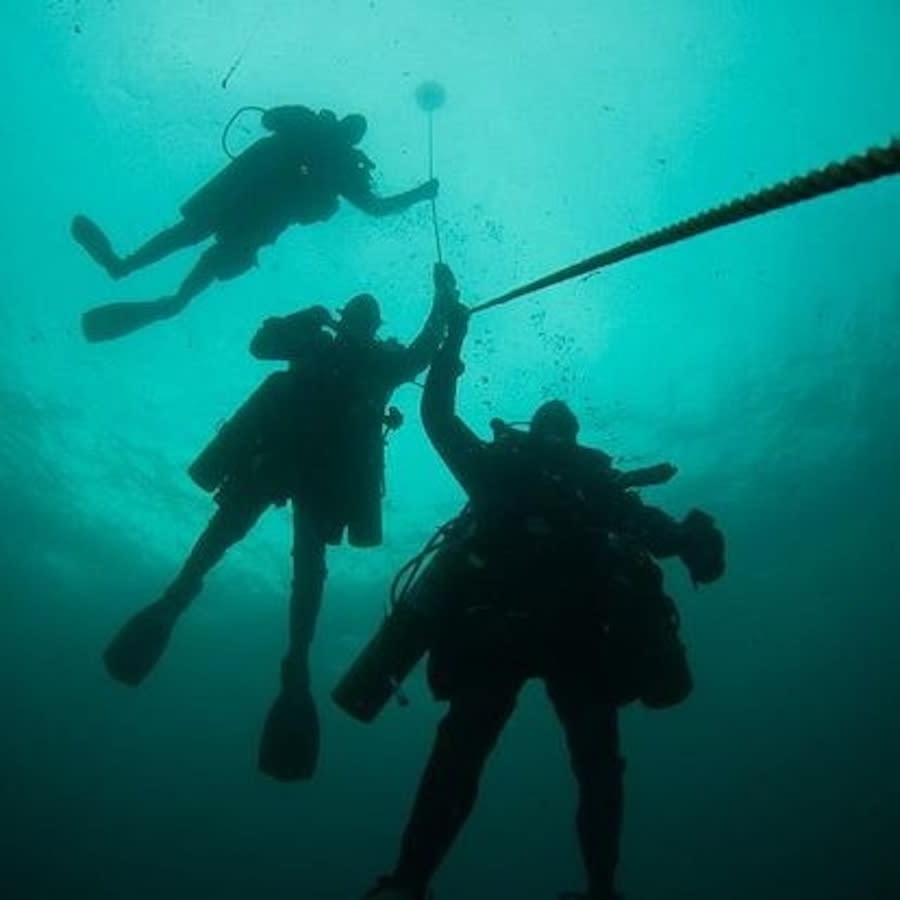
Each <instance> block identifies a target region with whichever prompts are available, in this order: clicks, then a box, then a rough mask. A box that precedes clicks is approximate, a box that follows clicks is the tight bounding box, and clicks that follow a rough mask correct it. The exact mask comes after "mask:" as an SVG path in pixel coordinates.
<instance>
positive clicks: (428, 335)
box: [104, 265, 444, 781]
mask: <svg viewBox="0 0 900 900" xmlns="http://www.w3.org/2000/svg"><path fill="white" fill-rule="evenodd" d="M442 277H443V269H442V267H441V266H440V265H437V266H435V295H434V301H433V303H432V308H431V312H430V314H429V316H428V319H427V320H426V322H425V324H424V326H423V328H422V330H421V331H420V333H419V335H418V336H417V337H416V338H415V340H414V341H413V342H412V343H411V344H410V345H409V346H408V347H404V346H403V345H401V344H399V343H398V342H396V341H393V340H387V341H382V340H377V339H376V337H375V334H376V331H377V329H378V326H379V324H380V322H381V316H380V310H379V307H378V303H377V301H376V300H375V298H374V297H372V296H371V295H369V294H361V295H359V296H357V297H354V298H352V299H351V300H350V301H349V302H348V303H347V305H346V306H345V307H344V308H343V310H342V311H341V314H340V319H339V320H338V321H335V320H334V319H332V317H331V315H330V314H329V313H328V311H327V310H326V309H325V308H324V307H321V306H317V307H312V308H309V309H305V310H302V311H300V312H298V313H294V314H293V315H289V316H285V317H281V318H269V319H267V320H266V321H265V322H264V323H263V325H262V327H261V328H260V329H259V331H258V332H257V333H256V335H255V336H254V338H253V341H252V343H251V352H252V353H253V355H254V356H256V357H258V358H260V359H277V360H287V361H288V362H289V363H290V365H289V367H288V369H287V370H286V371H280V372H276V373H274V374H272V375H270V376H269V377H268V378H267V379H266V380H265V381H264V382H263V383H262V384H261V385H260V387H259V388H257V390H256V391H255V392H254V393H253V395H251V397H250V398H249V399H248V400H247V401H246V403H244V405H243V406H242V407H241V408H240V409H239V410H238V411H237V412H236V413H235V415H234V416H232V418H231V419H230V420H229V421H228V422H227V423H226V424H225V425H224V426H223V427H222V428H221V429H220V431H219V432H218V434H217V435H216V437H215V438H214V439H213V440H212V441H211V442H210V444H209V445H208V446H207V447H206V448H205V449H204V450H203V452H202V453H200V455H199V456H198V457H197V459H196V460H194V462H193V463H192V465H191V466H190V469H189V472H190V474H191V477H192V478H193V479H194V481H195V482H197V484H199V485H200V486H201V487H203V488H204V489H205V490H207V491H215V499H216V502H217V504H218V508H217V510H216V512H215V514H214V515H213V517H212V519H211V520H210V522H209V524H208V525H207V526H206V528H205V530H204V531H203V533H202V534H201V535H200V538H199V540H198V541H197V542H196V544H195V545H194V547H193V549H192V550H191V552H190V553H189V555H188V557H187V560H186V561H185V563H184V565H183V566H182V568H181V571H180V572H179V573H178V575H177V576H176V578H175V579H174V581H173V582H172V583H171V584H170V585H169V587H168V588H167V589H166V590H165V592H164V593H163V595H162V596H161V597H160V598H159V599H158V600H156V601H155V602H154V603H152V604H150V605H149V606H147V607H146V608H144V609H143V610H141V611H140V612H138V613H137V614H136V615H135V616H134V617H133V618H131V619H130V620H129V621H128V622H127V623H126V624H125V625H124V627H123V628H122V629H121V630H120V631H119V633H118V634H117V635H116V636H115V637H114V638H113V640H112V642H111V643H110V645H109V647H108V648H107V650H106V652H105V654H104V659H105V663H106V667H107V669H108V671H109V673H110V675H112V677H113V678H115V679H117V680H119V681H122V682H124V683H126V684H131V685H136V684H139V683H140V682H141V681H142V680H143V679H144V678H145V677H146V676H147V675H148V674H149V672H150V671H151V670H152V668H153V667H154V665H155V664H156V663H157V661H158V660H159V658H160V657H161V655H162V653H163V651H164V649H165V647H166V644H167V642H168V640H169V637H170V635H171V633H172V630H173V627H174V625H175V622H176V620H177V619H178V617H179V616H180V615H181V614H182V613H183V612H184V611H185V610H186V609H187V607H188V606H189V604H190V603H191V601H192V600H193V599H194V598H195V597H196V596H197V595H198V594H199V593H200V590H201V588H202V586H203V579H204V577H205V576H206V575H207V573H208V572H209V571H210V570H211V569H212V568H213V567H214V566H215V565H216V564H217V563H218V562H219V561H220V560H221V559H222V557H223V556H224V555H225V553H226V551H227V550H228V548H229V547H231V546H232V545H233V544H235V543H236V542H238V541H240V540H241V539H242V538H243V537H244V536H245V535H246V534H247V533H248V532H249V531H250V529H251V528H252V527H253V526H254V524H255V523H256V521H257V520H258V519H259V517H260V516H261V515H262V513H263V512H264V511H265V510H266V509H267V508H268V507H269V506H270V505H272V504H277V505H281V504H283V503H286V502H287V501H290V502H291V506H292V512H293V530H294V546H293V585H292V590H291V600H290V630H289V641H288V649H287V654H286V656H285V658H284V661H283V663H282V668H281V690H280V693H279V695H278V697H277V698H276V700H275V702H274V704H273V705H272V708H271V710H270V711H269V714H268V717H267V719H266V723H265V727H264V729H263V736H262V741H261V745H260V752H259V765H260V768H261V769H262V770H263V771H264V772H266V773H267V774H269V775H271V776H272V777H274V778H277V779H280V780H285V781H289V780H295V779H300V778H309V777H310V776H311V775H312V774H313V772H314V770H315V766H316V760H317V758H318V746H319V726H318V719H317V716H316V708H315V703H314V702H313V698H312V695H311V692H310V673H309V666H308V653H309V646H310V643H311V641H312V639H313V633H314V630H315V625H316V620H317V618H318V614H319V608H320V606H321V602H322V592H323V587H324V582H325V577H326V568H325V553H326V546H327V545H328V544H338V543H340V541H341V540H342V537H343V534H344V531H345V529H346V532H347V539H348V541H349V543H350V544H352V545H354V546H358V547H374V546H377V545H378V544H380V543H381V541H382V521H381V497H382V489H383V475H384V442H385V428H386V427H387V425H386V419H387V420H388V424H390V422H394V423H396V419H397V416H396V414H394V415H390V414H389V415H387V416H386V413H385V406H386V404H387V402H388V399H389V397H390V395H391V393H392V392H393V391H394V390H395V388H397V387H398V386H399V385H401V384H403V383H404V382H407V381H411V380H412V379H413V378H414V377H415V376H416V375H417V374H418V373H420V372H421V371H422V370H423V369H425V368H426V366H427V365H428V364H429V363H430V361H431V358H432V356H433V354H434V352H435V349H436V348H437V346H438V344H439V342H440V339H441V334H442V331H443V327H444V324H443V323H444V315H443V305H444V299H443V296H444V295H443V294H442V287H441V285H442ZM332 331H333V332H334V333H333V334H332V333H331V332H332Z"/></svg>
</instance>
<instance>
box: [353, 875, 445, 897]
mask: <svg viewBox="0 0 900 900" xmlns="http://www.w3.org/2000/svg"><path fill="white" fill-rule="evenodd" d="M363 900H435V897H434V894H432V893H431V891H429V890H425V889H419V890H416V889H413V888H408V887H404V886H403V885H401V884H400V883H399V882H398V881H397V880H396V879H395V878H394V877H393V876H391V875H385V876H383V877H381V878H379V879H378V881H376V882H375V884H374V885H373V886H372V887H370V888H369V890H367V891H366V892H365V894H363Z"/></svg>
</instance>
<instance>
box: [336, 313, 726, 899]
mask: <svg viewBox="0 0 900 900" xmlns="http://www.w3.org/2000/svg"><path fill="white" fill-rule="evenodd" d="M467 315H468V313H467V311H466V310H465V308H464V307H462V306H459V305H458V306H457V307H456V308H455V310H451V312H450V315H449V321H448V336H447V339H446V340H445V342H444V344H443V346H442V347H441V349H440V350H439V351H438V353H437V355H436V357H435V359H434V362H433V363H432V366H431V368H430V370H429V373H428V376H427V379H426V385H425V391H424V394H423V396H422V409H421V413H422V421H423V424H424V426H425V430H426V432H427V434H428V436H429V438H430V440H431V442H432V444H433V445H434V447H435V449H436V450H437V452H438V453H439V454H440V456H441V458H442V459H443V460H444V462H445V463H446V465H447V467H448V468H449V469H450V472H451V473H452V474H453V476H454V477H455V478H456V480H457V481H458V482H459V484H460V485H461V486H462V488H463V490H464V491H465V492H466V494H467V497H468V504H467V506H466V508H465V510H464V511H463V513H462V514H461V515H460V517H458V519H457V520H456V521H455V522H453V523H451V525H450V526H445V527H444V529H442V530H441V531H442V532H443V534H444V535H445V536H446V543H445V544H443V545H441V546H440V549H438V550H437V552H436V554H435V555H434V556H433V557H432V560H431V562H430V563H429V564H428V566H427V567H426V568H425V569H424V570H423V571H422V574H421V576H420V577H419V578H418V580H416V581H414V582H413V583H412V586H411V587H410V590H409V595H408V596H407V597H406V599H405V600H404V601H403V602H400V603H398V604H396V605H395V607H394V610H393V612H392V613H391V614H390V615H389V616H388V618H387V619H386V621H385V623H384V625H383V626H382V628H381V630H380V632H379V634H378V635H376V637H375V638H374V639H373V641H371V642H370V644H369V645H368V646H367V648H366V649H365V650H364V651H363V652H362V653H361V654H360V656H359V657H358V658H357V660H356V661H355V663H354V664H353V665H352V666H351V668H350V670H349V671H348V673H347V674H346V675H345V677H344V678H343V679H342V681H341V683H339V685H338V686H337V688H336V689H335V691H334V693H333V697H334V699H335V700H336V702H338V704H339V705H341V706H342V707H343V708H344V709H346V710H347V711H348V712H350V713H351V714H352V715H354V716H355V717H356V718H359V719H361V720H363V721H370V720H371V719H372V718H373V717H374V714H375V713H377V711H378V709H380V707H381V705H382V704H383V702H384V701H385V700H386V699H387V698H388V697H389V696H391V695H392V694H394V693H396V692H397V689H398V684H399V682H400V681H402V678H403V677H404V676H405V674H406V672H407V671H408V670H409V669H410V668H411V666H412V665H414V664H415V661H416V660H417V659H418V658H419V657H420V656H421V655H422V654H423V653H424V652H425V651H427V652H428V654H429V662H428V681H429V685H430V687H431V689H432V692H433V694H434V695H435V697H436V698H437V699H440V700H446V701H449V710H448V712H447V714H446V716H445V717H444V718H443V720H442V721H441V723H440V724H439V726H438V729H437V735H436V737H435V741H434V745H433V748H432V751H431V755H430V758H429V760H428V763H427V766H426V768H425V771H424V773H423V775H422V778H421V782H420V785H419V788H418V791H417V794H416V798H415V801H414V804H413V809H412V812H411V815H410V818H409V821H408V823H407V826H406V829H405V832H404V835H403V840H402V844H401V849H400V854H399V858H398V860H397V863H396V866H395V868H394V870H393V872H392V873H391V874H390V875H387V876H384V877H382V878H380V879H379V880H378V882H377V883H376V884H375V885H374V886H373V887H372V888H371V889H370V891H369V892H367V893H366V895H365V896H366V897H367V898H370V900H426V898H428V897H430V896H431V894H430V893H429V884H430V882H431V880H432V878H433V876H434V874H435V872H436V871H437V869H438V867H439V866H440V864H441V862H442V861H443V860H444V858H445V857H446V855H447V853H448V852H449V850H450V847H451V846H452V844H453V842H454V841H455V839H456V837H457V836H458V835H459V833H460V831H461V829H462V828H463V826H464V824H465V822H466V819H467V818H468V816H469V813H470V812H471V810H472V808H473V805H474V802H475V799H476V794H477V790H478V783H479V780H480V776H481V772H482V769H483V767H484V765H485V763H486V761H487V758H488V756H489V754H490V752H491V750H492V749H493V747H494V745H495V743H496V741H497V740H498V739H499V736H500V734H501V732H502V730H503V728H504V726H505V724H506V722H507V721H508V719H509V718H510V716H511V714H512V712H513V710H514V708H515V704H516V698H517V695H518V694H519V692H520V690H521V688H522V686H523V685H524V683H525V682H526V681H527V680H529V679H531V678H538V679H540V680H542V681H543V682H544V684H545V687H546V690H547V693H548V695H549V697H550V700H551V702H552V704H553V707H554V710H555V712H556V715H557V717H558V719H559V720H560V723H561V724H562V726H563V729H564V731H565V735H566V741H567V744H568V748H569V753H570V759H571V765H572V769H573V772H574V775H575V777H576V780H577V782H578V788H579V805H578V813H577V817H576V826H577V833H578V838H579V844H580V849H581V854H582V858H583V862H584V866H585V870H586V874H587V881H588V887H587V891H586V893H570V894H565V895H563V896H564V897H568V898H571V900H575V898H581V900H616V898H619V897H620V895H619V894H618V893H617V892H616V890H615V885H614V878H615V870H616V866H617V861H618V847H619V839H620V832H621V824H622V811H623V803H624V798H623V765H624V764H623V761H622V759H621V757H620V753H619V733H618V714H617V710H618V707H619V706H621V705H623V704H625V703H629V702H632V701H634V700H638V699H639V700H641V701H642V702H643V703H644V704H645V705H647V706H650V707H653V708H659V707H666V706H672V705H675V704H677V703H680V702H682V701H683V700H684V699H685V698H686V697H687V696H688V694H689V693H690V691H691V689H692V686H693V681H692V678H691V674H690V669H689V666H688V663H687V659H686V654H685V650H684V645H683V644H682V642H681V640H680V638H679V636H678V616H677V611H676V610H675V607H674V604H673V602H672V601H671V599H670V598H669V597H667V596H666V594H665V592H664V590H663V580H662V573H661V571H660V569H659V567H658V566H657V565H656V564H655V563H654V562H653V557H667V556H678V557H679V558H680V559H681V560H682V562H683V563H684V564H685V566H686V567H687V569H688V571H689V572H690V574H691V577H692V578H693V580H694V582H695V583H701V584H705V583H708V582H711V581H715V580H716V579H718V578H719V577H721V576H722V574H723V573H724V570H725V556H724V550H725V545H724V538H723V537H722V534H721V532H720V531H719V530H718V528H717V527H716V526H715V523H714V521H713V519H712V518H711V517H710V516H709V515H708V514H706V513H704V512H702V511H701V510H696V509H695V510H692V511H691V512H690V513H689V514H688V515H687V516H686V517H685V518H684V520H683V521H681V522H678V521H676V520H675V519H673V518H672V517H670V516H669V515H668V514H666V513H665V512H664V511H663V510H661V509H658V508H656V507H652V506H648V505H645V504H644V503H643V502H642V501H641V499H640V498H639V497H638V496H637V494H636V493H635V492H634V490H632V488H633V487H637V486H643V485H647V484H652V483H661V482H662V481H666V480H668V479H669V478H671V477H672V476H673V475H674V474H675V468H674V466H671V465H669V464H667V463H664V464H661V465H659V466H653V467H649V468H647V469H645V470H639V471H637V472H632V473H623V472H619V471H617V470H616V469H615V468H614V467H613V466H612V464H611V460H610V458H609V457H608V456H607V455H606V454H604V453H602V452H601V451H599V450H596V449H594V448H591V447H586V446H584V445H581V444H579V443H578V441H577V434H578V430H579V423H578V420H577V418H576V417H575V415H574V414H573V413H572V411H571V409H569V407H568V406H567V405H566V404H565V403H563V402H561V401H559V400H552V401H550V402H548V403H545V404H543V405H541V406H540V407H539V408H538V409H537V411H536V412H535V413H534V415H533V417H532V419H531V422H530V425H529V429H528V431H527V432H524V433H523V432H521V431H519V430H517V429H515V428H512V427H511V426H508V425H505V424H504V423H502V422H500V421H498V420H495V422H494V423H492V425H493V426H494V435H495V436H494V440H493V441H491V442H486V441H483V440H481V439H480V438H478V437H477V436H476V435H475V434H474V433H473V432H472V431H471V430H470V429H469V427H468V426H467V425H466V424H465V423H464V422H463V421H462V420H461V419H460V418H459V416H458V415H457V414H456V411H455V405H456V382H457V380H458V378H459V376H460V374H461V372H462V370H463V367H462V363H461V360H460V351H461V348H462V343H463V339H464V336H465V333H466V320H467Z"/></svg>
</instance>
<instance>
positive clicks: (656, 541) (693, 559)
mask: <svg viewBox="0 0 900 900" xmlns="http://www.w3.org/2000/svg"><path fill="white" fill-rule="evenodd" d="M626 496H627V500H626V512H625V517H626V520H627V525H626V529H625V530H626V531H627V532H628V534H629V535H631V536H633V537H635V538H636V539H637V540H638V541H639V542H640V543H642V544H643V545H644V546H645V547H646V548H647V549H648V550H649V551H650V552H651V553H652V554H653V555H654V556H656V557H658V558H664V557H666V556H678V557H679V558H680V559H681V561H682V563H684V565H685V567H686V568H687V570H688V572H689V573H690V576H691V579H692V580H693V581H694V583H695V584H697V583H700V584H708V583H709V582H711V581H716V580H717V579H719V578H721V577H722V575H724V574H725V537H724V535H723V534H722V532H721V531H720V530H719V528H718V527H717V526H716V523H715V520H714V519H713V518H712V516H710V515H709V514H708V513H705V512H703V511H702V510H699V509H692V510H691V511H690V512H689V513H688V514H687V515H686V516H685V517H684V519H683V520H682V521H681V522H678V521H677V520H676V519H673V518H672V517H671V516H670V515H669V514H668V513H666V512H663V510H661V509H659V508H658V507H655V506H646V505H644V504H643V503H642V502H641V500H640V499H639V498H638V497H637V495H636V494H634V493H633V492H631V491H629V492H627V495H626Z"/></svg>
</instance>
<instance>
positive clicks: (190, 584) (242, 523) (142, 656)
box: [103, 496, 267, 685]
mask: <svg viewBox="0 0 900 900" xmlns="http://www.w3.org/2000/svg"><path fill="white" fill-rule="evenodd" d="M266 506H267V501H265V500H262V499H260V498H258V497H249V496H248V497H245V498H240V500H237V499H236V500H234V501H230V502H228V503H225V504H223V505H222V506H220V507H219V509H217V510H216V512H215V515H213V517H212V519H211V520H210V521H209V524H208V525H207V526H206V528H205V529H204V530H203V533H202V534H201V535H200V537H199V539H198V540H197V542H196V544H194V546H193V548H192V549H191V552H190V553H189V554H188V557H187V559H186V560H185V563H184V565H183V566H182V567H181V570H180V571H179V573H178V575H176V576H175V579H174V580H173V581H172V583H171V584H170V585H169V586H168V587H167V588H166V590H165V591H164V592H163V594H162V596H161V597H160V598H159V599H158V600H156V601H155V602H153V603H151V604H150V605H149V606H146V607H144V609H142V610H140V612H138V613H136V614H135V615H134V616H132V617H131V618H130V619H129V620H128V621H127V622H126V623H125V625H123V626H122V628H121V629H120V630H119V632H118V633H117V634H116V636H115V637H114V638H113V639H112V641H111V642H110V644H109V646H108V647H107V648H106V650H105V652H104V654H103V659H104V662H105V664H106V668H107V671H108V672H109V674H110V675H111V676H112V677H113V678H115V679H116V680H117V681H121V682H123V683H124V684H130V685H136V684H140V682H141V681H143V680H144V678H146V677H147V675H149V674H150V672H151V671H152V669H153V667H154V666H155V665H156V663H157V662H158V661H159V659H160V657H161V656H162V654H163V652H164V651H165V649H166V645H167V644H168V642H169V637H170V636H171V634H172V629H173V628H174V626H175V622H176V621H177V619H178V617H179V616H180V615H181V613H183V612H184V611H185V610H186V609H187V607H188V605H189V604H190V603H191V601H192V600H193V599H194V598H195V597H196V596H197V595H198V594H199V593H200V590H201V588H202V587H203V578H204V577H205V576H206V574H207V573H208V572H209V571H210V570H211V569H212V568H213V567H214V566H215V565H216V563H218V562H219V560H221V559H222V557H223V556H224V555H225V553H226V552H227V550H228V548H229V547H231V546H232V545H233V544H235V543H237V542H238V541H240V540H241V539H242V538H243V537H244V536H245V535H246V534H247V532H248V531H249V530H250V529H251V528H252V527H253V525H254V524H255V523H256V521H257V520H258V519H259V517H260V515H262V512H263V510H264V509H265V508H266Z"/></svg>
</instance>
